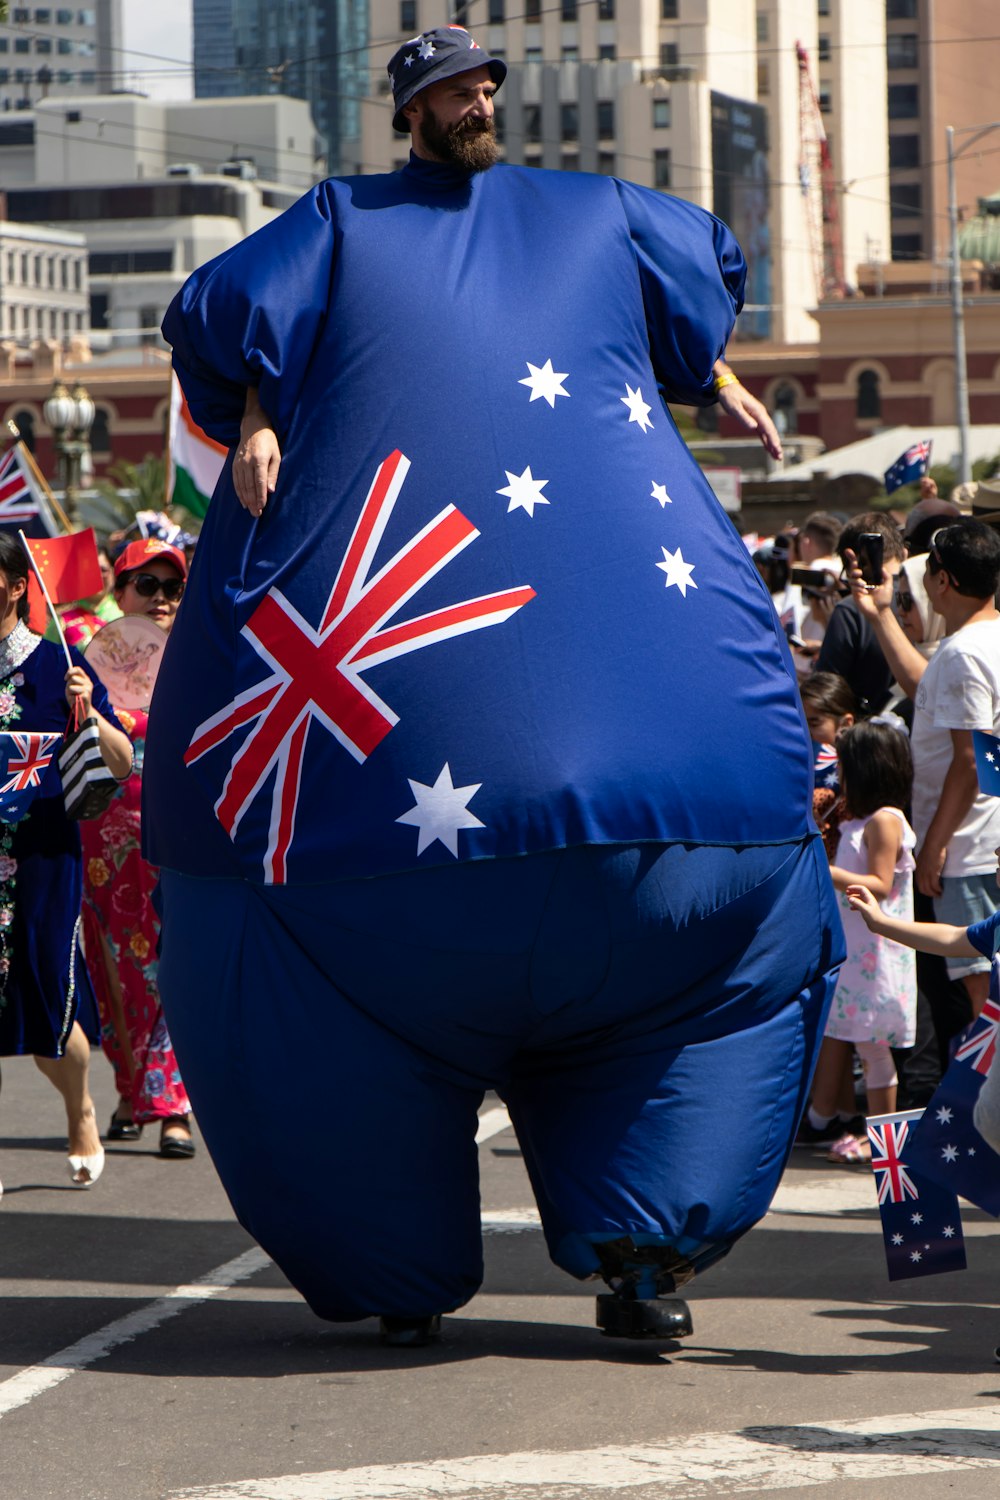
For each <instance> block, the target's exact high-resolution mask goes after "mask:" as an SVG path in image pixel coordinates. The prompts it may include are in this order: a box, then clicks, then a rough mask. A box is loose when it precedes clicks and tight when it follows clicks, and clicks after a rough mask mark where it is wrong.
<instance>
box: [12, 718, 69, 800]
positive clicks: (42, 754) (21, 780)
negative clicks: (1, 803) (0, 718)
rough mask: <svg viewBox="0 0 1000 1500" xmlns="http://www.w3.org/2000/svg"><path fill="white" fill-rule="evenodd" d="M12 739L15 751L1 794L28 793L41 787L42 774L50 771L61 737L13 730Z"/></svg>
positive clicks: (13, 751)
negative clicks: (32, 788) (54, 748)
mask: <svg viewBox="0 0 1000 1500" xmlns="http://www.w3.org/2000/svg"><path fill="white" fill-rule="evenodd" d="M10 738H11V740H12V742H13V746H14V749H13V750H12V751H11V754H10V757H9V758H8V761H7V771H8V773H9V775H8V780H7V781H5V782H4V783H3V785H2V786H0V792H26V791H27V790H28V789H29V788H30V787H40V786H41V784H42V772H43V771H45V770H47V769H48V766H49V764H50V762H51V760H52V755H53V747H54V745H55V744H56V742H57V740H58V739H59V738H60V736H59V735H58V734H18V733H17V731H16V730H12V731H11V735H10ZM15 752H16V753H15Z"/></svg>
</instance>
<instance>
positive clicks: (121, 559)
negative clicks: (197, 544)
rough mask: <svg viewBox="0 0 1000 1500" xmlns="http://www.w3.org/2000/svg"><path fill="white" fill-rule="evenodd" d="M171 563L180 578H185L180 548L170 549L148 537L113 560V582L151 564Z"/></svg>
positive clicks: (184, 558)
mask: <svg viewBox="0 0 1000 1500" xmlns="http://www.w3.org/2000/svg"><path fill="white" fill-rule="evenodd" d="M157 561H159V562H168V563H172V564H173V566H174V567H175V568H176V569H177V571H178V573H179V574H180V575H181V577H182V578H186V577H187V570H188V566H187V558H186V557H185V556H184V553H183V552H182V551H181V549H180V547H172V546H171V545H170V543H169V542H162V541H161V540H160V538H159V537H156V536H148V537H144V538H141V539H140V540H139V541H137V542H129V544H128V546H127V547H126V548H125V549H124V551H122V552H121V553H119V555H118V557H117V558H116V559H115V582H116V583H117V582H118V580H119V579H120V578H121V577H122V575H123V574H125V573H134V572H136V571H137V569H139V568H143V567H145V566H146V565H147V564H148V563H151V562H157Z"/></svg>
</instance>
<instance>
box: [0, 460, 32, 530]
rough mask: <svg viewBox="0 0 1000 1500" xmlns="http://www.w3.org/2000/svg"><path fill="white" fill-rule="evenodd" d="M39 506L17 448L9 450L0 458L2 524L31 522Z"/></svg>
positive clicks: (0, 517)
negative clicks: (23, 469)
mask: <svg viewBox="0 0 1000 1500" xmlns="http://www.w3.org/2000/svg"><path fill="white" fill-rule="evenodd" d="M37 514H38V506H37V505H36V504H35V499H34V496H33V495H32V493H31V486H30V485H29V484H28V481H27V479H26V478H25V477H24V473H23V471H22V469H21V460H20V459H19V458H18V454H17V449H16V448H8V450H7V452H6V453H5V454H4V455H3V457H2V458H0V522H2V523H3V524H6V523H8V522H10V521H30V520H31V518H32V516H37Z"/></svg>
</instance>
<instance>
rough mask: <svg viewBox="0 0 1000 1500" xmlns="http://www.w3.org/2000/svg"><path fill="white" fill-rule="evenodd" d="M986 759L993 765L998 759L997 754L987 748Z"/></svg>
mask: <svg viewBox="0 0 1000 1500" xmlns="http://www.w3.org/2000/svg"><path fill="white" fill-rule="evenodd" d="M986 759H987V760H988V761H989V763H990V765H992V764H993V762H994V761H995V760H996V756H995V755H994V754H993V751H992V750H987V752H986Z"/></svg>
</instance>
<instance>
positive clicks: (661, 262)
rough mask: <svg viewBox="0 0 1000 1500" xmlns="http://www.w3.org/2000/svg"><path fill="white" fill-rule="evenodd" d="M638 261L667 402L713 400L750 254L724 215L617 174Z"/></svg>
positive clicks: (695, 403) (656, 363) (656, 366)
mask: <svg viewBox="0 0 1000 1500" xmlns="http://www.w3.org/2000/svg"><path fill="white" fill-rule="evenodd" d="M615 187H616V188H617V189H618V196H619V198H620V199H621V204H622V208H623V210H624V212H625V217H626V219H627V221H628V226H629V231H630V233H631V236H632V245H633V247H634V250H635V257H636V262H637V264H638V268H639V282H640V286H641V289H642V301H643V306H644V307H645V310H646V326H647V329H648V332H649V348H650V353H651V355H652V360H653V369H654V370H655V372H656V378H657V380H658V381H659V383H660V385H661V387H662V389H663V394H664V396H665V397H666V399H667V400H668V401H680V402H682V403H684V404H685V405H687V406H709V405H710V404H711V403H712V402H713V401H714V400H715V391H714V387H713V376H712V367H713V365H714V364H715V361H716V360H717V359H721V358H722V356H723V354H724V353H725V350H726V345H727V344H728V342H729V337H730V334H731V333H732V331H733V324H734V323H735V321H736V314H737V313H738V312H739V311H740V309H741V307H742V306H743V284H744V282H745V280H746V261H745V260H744V259H743V252H742V250H741V249H740V247H739V245H738V244H737V242H736V240H735V238H734V237H733V235H732V233H731V232H730V230H729V229H728V228H727V227H726V225H725V224H723V223H722V221H721V220H720V219H716V218H714V217H713V216H712V215H711V214H707V213H706V212H705V211H704V209H701V208H697V207H696V206H695V205H694V204H693V203H685V202H684V201H683V199H680V198H671V197H669V196H668V195H667V194H666V193H657V192H654V191H653V190H652V189H651V188H643V187H637V186H636V185H635V184H634V183H631V182H622V181H620V180H618V179H617V178H616V179H615Z"/></svg>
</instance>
